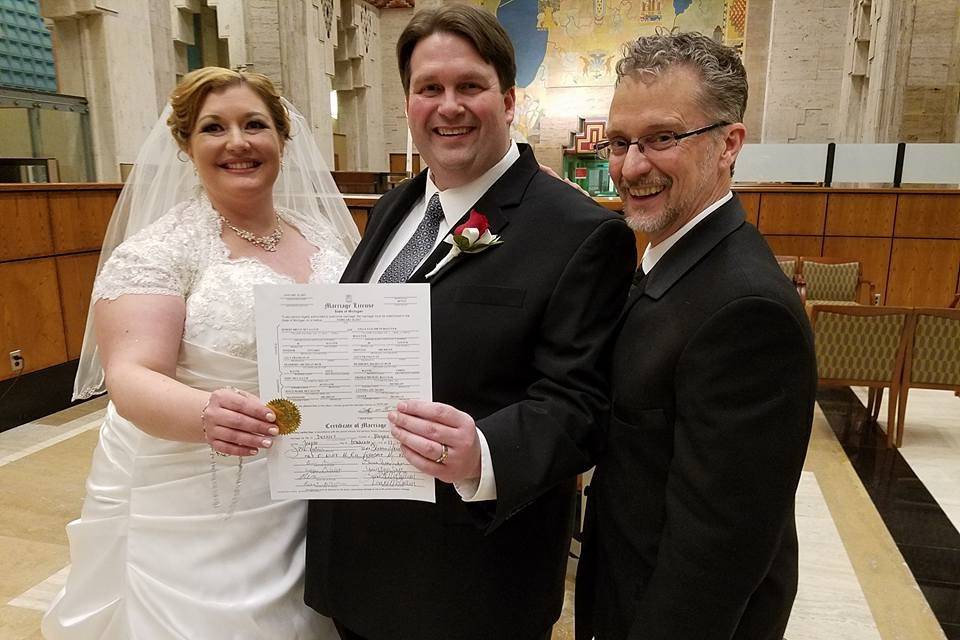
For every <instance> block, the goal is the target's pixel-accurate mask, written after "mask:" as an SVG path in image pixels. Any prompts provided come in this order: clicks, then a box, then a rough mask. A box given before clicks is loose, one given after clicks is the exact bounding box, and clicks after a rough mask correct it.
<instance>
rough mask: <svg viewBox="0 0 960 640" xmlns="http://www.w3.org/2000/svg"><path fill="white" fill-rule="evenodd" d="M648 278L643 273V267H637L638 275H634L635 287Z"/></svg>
mask: <svg viewBox="0 0 960 640" xmlns="http://www.w3.org/2000/svg"><path fill="white" fill-rule="evenodd" d="M646 277H647V274H645V273H644V272H643V265H641V266H639V267H637V271H636V273H634V274H633V286H637V285H639V284H640V283H641V282H643V279H644V278H646Z"/></svg>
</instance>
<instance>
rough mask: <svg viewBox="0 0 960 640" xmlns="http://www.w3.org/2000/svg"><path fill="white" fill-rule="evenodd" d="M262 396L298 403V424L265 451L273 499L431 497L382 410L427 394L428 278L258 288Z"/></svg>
mask: <svg viewBox="0 0 960 640" xmlns="http://www.w3.org/2000/svg"><path fill="white" fill-rule="evenodd" d="M254 291H255V300H256V319H257V360H258V369H259V373H260V397H261V399H262V400H263V401H264V402H267V401H269V400H272V399H274V398H285V399H287V400H290V401H291V402H293V403H294V404H296V405H297V407H299V409H300V413H301V416H302V423H301V425H300V427H299V428H298V429H297V430H296V431H295V432H293V433H290V434H288V435H280V436H277V437H275V438H274V439H273V446H272V447H271V448H270V449H269V450H268V457H267V462H268V468H269V475H270V493H271V495H272V497H273V498H274V499H290V498H299V499H353V500H369V499H374V498H377V499H384V498H385V499H404V500H423V501H426V502H435V501H436V496H435V492H434V482H433V478H432V477H430V476H428V475H426V474H425V473H422V472H420V471H418V470H417V469H416V468H415V467H414V466H413V465H411V464H410V463H409V462H407V460H406V459H405V458H404V457H403V455H402V454H401V453H400V445H399V443H397V441H396V440H394V439H393V437H392V436H391V435H390V427H389V425H388V423H387V412H388V411H390V410H391V409H393V408H394V407H396V405H397V402H399V401H400V400H409V399H413V398H419V399H423V400H430V399H431V398H432V383H431V374H430V287H429V285H427V284H317V285H270V286H258V287H256V288H255V290H254Z"/></svg>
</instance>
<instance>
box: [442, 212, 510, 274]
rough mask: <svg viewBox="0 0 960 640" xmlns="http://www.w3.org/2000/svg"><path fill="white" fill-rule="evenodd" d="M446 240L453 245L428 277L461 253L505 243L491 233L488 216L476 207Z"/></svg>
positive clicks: (478, 250) (478, 251)
mask: <svg viewBox="0 0 960 640" xmlns="http://www.w3.org/2000/svg"><path fill="white" fill-rule="evenodd" d="M443 241H444V242H446V243H447V244H449V245H451V247H450V251H449V252H448V253H447V255H445V256H444V257H443V260H441V261H440V262H438V263H437V266H435V267H434V268H433V269H432V270H431V271H430V273H428V274H427V275H426V277H427V278H429V277H430V276H432V275H433V274H435V273H436V272H437V271H440V269H442V268H443V267H444V266H445V265H446V264H447V263H448V262H450V261H451V260H453V259H454V258H456V257H457V256H458V255H460V254H461V253H480V252H481V251H484V250H486V249H489V248H490V247H493V246H496V245H498V244H503V240H501V239H500V236H498V235H494V234H492V233H490V224H489V223H488V222H487V216H485V215H483V214H482V213H480V212H479V211H477V210H476V209H472V210H471V211H470V217H469V218H467V221H466V222H464V223H463V224H462V225H460V226H459V227H457V228H456V229H454V230H453V233H452V234H451V235H449V236H447V237H446V238H444V239H443Z"/></svg>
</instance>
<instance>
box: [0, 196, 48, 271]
mask: <svg viewBox="0 0 960 640" xmlns="http://www.w3.org/2000/svg"><path fill="white" fill-rule="evenodd" d="M0 229H2V232H0V237H2V238H3V241H2V242H0V260H14V259H17V258H30V257H33V256H42V255H46V254H49V253H52V252H53V240H52V238H51V236H50V214H49V210H48V208H47V194H45V193H42V192H40V193H0Z"/></svg>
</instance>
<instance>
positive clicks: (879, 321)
mask: <svg viewBox="0 0 960 640" xmlns="http://www.w3.org/2000/svg"><path fill="white" fill-rule="evenodd" d="M911 321H912V310H911V309H909V308H905V307H874V306H860V305H821V304H815V305H813V307H812V317H811V322H812V324H813V331H814V335H815V338H816V340H815V346H816V353H817V372H818V378H819V379H818V383H819V384H821V385H826V386H852V385H857V386H865V387H869V388H870V395H869V401H868V406H867V409H868V412H869V413H870V416H871V418H872V419H873V420H876V417H877V414H879V412H880V400H881V398H882V397H883V390H884V389H885V388H889V389H890V401H889V403H888V408H887V446H888V447H892V446H894V441H895V435H896V417H897V401H898V399H899V395H900V381H901V377H902V370H903V361H904V357H905V353H906V348H907V339H908V337H909V329H910V326H911V325H910V323H911Z"/></svg>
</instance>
